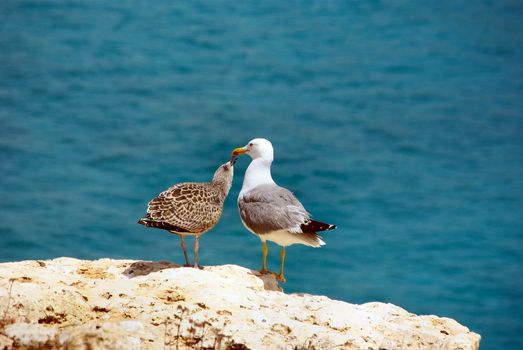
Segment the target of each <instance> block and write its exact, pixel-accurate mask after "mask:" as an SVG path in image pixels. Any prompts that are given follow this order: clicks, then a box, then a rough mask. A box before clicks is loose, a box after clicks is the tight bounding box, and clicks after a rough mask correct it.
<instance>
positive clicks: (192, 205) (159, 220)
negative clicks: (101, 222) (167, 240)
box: [138, 157, 236, 267]
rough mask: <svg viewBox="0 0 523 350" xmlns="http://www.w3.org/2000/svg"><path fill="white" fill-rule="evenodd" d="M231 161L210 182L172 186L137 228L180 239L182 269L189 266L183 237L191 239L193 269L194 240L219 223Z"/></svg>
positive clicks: (228, 187) (196, 261) (232, 171)
mask: <svg viewBox="0 0 523 350" xmlns="http://www.w3.org/2000/svg"><path fill="white" fill-rule="evenodd" d="M235 160H236V159H235V158H234V157H232V158H231V159H230V160H229V161H228V162H227V163H225V164H223V165H220V167H219V168H218V169H217V170H216V172H215V173H214V176H213V178H212V180H211V182H208V183H207V182H206V183H196V182H185V183H181V184H177V185H174V186H172V187H170V188H169V189H167V190H165V191H163V192H162V193H160V194H159V195H158V197H156V198H154V199H152V200H151V201H150V202H149V205H148V207H147V214H146V215H145V216H144V217H143V218H141V219H140V220H138V223H139V224H142V225H145V226H147V227H155V228H160V229H163V230H167V231H169V232H171V233H175V234H177V235H178V236H180V239H181V243H182V249H183V255H184V256H185V266H191V265H190V264H189V258H188V257H187V250H186V247H185V241H184V236H195V239H194V267H199V266H198V239H199V238H200V236H201V235H202V234H204V233H205V232H207V231H209V230H210V229H212V228H213V227H214V226H215V225H216V224H217V223H218V221H219V220H220V216H221V215H222V210H223V203H224V202H225V198H227V194H228V193H229V190H230V189H231V185H232V179H233V174H234V163H235Z"/></svg>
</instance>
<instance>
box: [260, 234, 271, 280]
mask: <svg viewBox="0 0 523 350" xmlns="http://www.w3.org/2000/svg"><path fill="white" fill-rule="evenodd" d="M268 252H269V248H267V243H265V241H262V268H261V270H260V273H261V274H264V273H267V253H268Z"/></svg>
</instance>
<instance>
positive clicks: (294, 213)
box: [238, 185, 309, 234]
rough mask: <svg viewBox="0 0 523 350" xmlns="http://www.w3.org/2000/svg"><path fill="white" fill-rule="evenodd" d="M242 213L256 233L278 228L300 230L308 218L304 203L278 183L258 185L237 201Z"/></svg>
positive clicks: (296, 231) (292, 230)
mask: <svg viewBox="0 0 523 350" xmlns="http://www.w3.org/2000/svg"><path fill="white" fill-rule="evenodd" d="M238 208H239V209H240V216H241V218H242V220H243V222H244V223H245V225H246V226H247V227H248V228H249V229H250V230H252V231H253V232H255V233H258V234H264V233H269V232H274V231H278V230H288V231H290V232H294V233H301V232H302V229H301V227H300V226H301V225H302V224H303V223H304V222H306V221H307V220H309V214H308V213H307V211H306V210H305V208H304V207H303V205H302V204H301V203H300V202H299V201H298V200H297V199H296V197H295V196H294V195H293V194H292V192H290V191H289V190H287V189H285V188H283V187H279V186H277V185H264V186H259V187H257V188H255V189H254V190H252V191H250V192H249V193H247V194H246V195H244V196H243V197H242V198H240V200H239V201H238Z"/></svg>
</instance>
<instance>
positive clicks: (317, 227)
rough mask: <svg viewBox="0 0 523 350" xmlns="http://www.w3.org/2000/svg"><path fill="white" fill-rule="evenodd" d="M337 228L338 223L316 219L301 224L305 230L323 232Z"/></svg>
mask: <svg viewBox="0 0 523 350" xmlns="http://www.w3.org/2000/svg"><path fill="white" fill-rule="evenodd" d="M335 228H336V225H331V224H326V223H324V222H320V221H316V220H310V221H309V222H307V223H305V224H302V225H301V229H302V231H303V232H321V231H329V230H334V229H335Z"/></svg>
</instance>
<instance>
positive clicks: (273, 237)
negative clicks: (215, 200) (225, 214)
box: [232, 138, 336, 282]
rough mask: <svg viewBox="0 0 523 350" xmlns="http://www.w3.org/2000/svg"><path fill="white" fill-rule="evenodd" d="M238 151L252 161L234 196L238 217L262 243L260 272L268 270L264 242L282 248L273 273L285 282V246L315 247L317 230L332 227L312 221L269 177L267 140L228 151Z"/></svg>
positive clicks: (318, 241)
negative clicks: (279, 262) (238, 191)
mask: <svg viewBox="0 0 523 350" xmlns="http://www.w3.org/2000/svg"><path fill="white" fill-rule="evenodd" d="M241 154H248V155H249V156H250V157H251V158H252V161H251V163H250V164H249V167H248V168H247V170H246V171H245V177H244V179H243V185H242V189H241V191H240V194H239V196H238V209H239V210H240V217H241V219H242V222H243V225H244V226H245V227H246V228H247V230H249V231H250V232H252V233H254V234H255V235H257V236H258V237H259V238H260V240H261V242H262V267H261V270H260V273H262V274H265V273H267V272H268V270H267V253H268V248H267V243H266V241H272V242H275V243H277V244H278V245H280V246H281V247H282V248H281V264H280V273H279V274H276V273H275V276H276V278H277V279H279V280H280V281H281V282H285V277H284V276H283V265H284V262H285V247H287V246H289V245H292V244H304V245H307V246H310V247H315V248H317V247H320V246H322V245H325V242H323V241H322V239H321V237H320V236H319V235H318V234H317V232H320V231H327V230H333V229H335V228H336V226H335V225H331V224H326V223H323V222H320V221H316V220H312V219H311V218H310V214H309V213H308V212H307V211H306V210H305V208H304V207H303V205H302V204H301V203H300V201H298V199H297V198H296V197H295V196H294V194H293V193H292V192H291V191H289V190H288V189H286V188H283V187H281V186H278V185H277V184H276V183H275V182H274V180H273V179H272V176H271V164H272V161H273V159H274V151H273V148H272V144H271V142H270V141H269V140H266V139H263V138H257V139H253V140H251V141H249V143H248V144H247V145H246V146H244V147H239V148H236V149H234V150H233V151H232V156H233V157H237V156H239V155H241Z"/></svg>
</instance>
